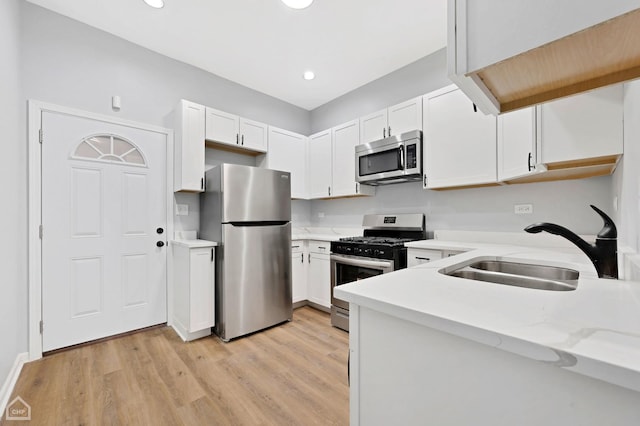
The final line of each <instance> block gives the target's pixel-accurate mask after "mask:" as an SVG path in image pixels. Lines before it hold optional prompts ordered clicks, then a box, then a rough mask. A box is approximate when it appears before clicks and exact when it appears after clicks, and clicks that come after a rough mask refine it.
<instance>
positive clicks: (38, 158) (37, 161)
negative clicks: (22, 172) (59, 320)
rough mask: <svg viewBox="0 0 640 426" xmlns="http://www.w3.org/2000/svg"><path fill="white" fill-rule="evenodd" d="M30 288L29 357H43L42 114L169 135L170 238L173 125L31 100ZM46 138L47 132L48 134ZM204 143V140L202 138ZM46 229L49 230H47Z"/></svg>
mask: <svg viewBox="0 0 640 426" xmlns="http://www.w3.org/2000/svg"><path fill="white" fill-rule="evenodd" d="M28 109H29V111H28V118H27V120H28V130H27V144H28V154H27V155H28V207H27V210H28V232H27V234H28V255H27V257H28V273H29V276H28V290H29V304H28V306H29V326H28V332H29V339H28V342H29V360H30V361H34V360H36V359H40V358H42V334H41V332H40V322H41V321H42V240H41V239H40V225H41V224H42V145H41V142H40V140H41V136H40V135H41V131H40V129H42V115H43V113H45V112H52V113H56V114H64V115H70V116H74V117H80V118H87V119H90V120H94V121H101V122H104V123H109V124H116V125H120V126H126V127H131V128H134V129H140V130H146V131H150V132H155V133H160V134H162V135H165V136H166V141H167V146H166V150H167V152H166V155H167V156H166V158H167V169H166V191H167V193H166V204H167V205H166V210H167V212H166V213H167V233H166V238H167V240H171V239H172V238H173V232H174V224H173V208H172V207H173V204H174V201H173V143H174V142H173V135H174V132H173V130H171V129H167V128H164V127H159V126H154V125H150V124H144V123H138V122H135V121H129V120H123V119H121V118H116V117H112V116H108V115H102V114H96V113H92V112H88V111H82V110H79V109H74V108H68V107H64V106H60V105H55V104H50V103H46V102H41V101H37V100H32V99H29V100H28ZM45 138H46V135H45ZM203 143H204V142H203ZM45 232H46V230H45ZM166 247H167V262H166V268H167V270H166V277H167V323H168V324H169V325H171V322H172V321H171V320H172V317H173V308H172V300H173V291H172V289H173V272H172V271H173V266H172V263H171V257H172V247H171V244H167V245H166Z"/></svg>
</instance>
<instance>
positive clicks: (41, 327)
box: [40, 320, 44, 334]
mask: <svg viewBox="0 0 640 426" xmlns="http://www.w3.org/2000/svg"><path fill="white" fill-rule="evenodd" d="M43 332H44V321H42V320H40V334H42V333H43Z"/></svg>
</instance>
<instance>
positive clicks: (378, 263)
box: [330, 254, 393, 269]
mask: <svg viewBox="0 0 640 426" xmlns="http://www.w3.org/2000/svg"><path fill="white" fill-rule="evenodd" d="M330 259H331V260H334V261H336V262H340V263H342V264H345V265H351V266H368V267H371V268H380V267H382V268H383V269H391V265H392V264H393V263H392V262H391V261H385V260H365V259H363V258H358V257H356V258H351V257H344V256H340V255H336V254H332V255H331V257H330Z"/></svg>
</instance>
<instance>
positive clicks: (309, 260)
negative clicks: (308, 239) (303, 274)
mask: <svg viewBox="0 0 640 426" xmlns="http://www.w3.org/2000/svg"><path fill="white" fill-rule="evenodd" d="M307 261H308V262H309V263H311V253H309V254H308V255H307Z"/></svg>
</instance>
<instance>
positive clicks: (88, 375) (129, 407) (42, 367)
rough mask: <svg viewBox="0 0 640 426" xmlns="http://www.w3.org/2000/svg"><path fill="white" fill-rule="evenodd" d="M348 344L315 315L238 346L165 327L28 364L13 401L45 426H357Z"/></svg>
mask: <svg viewBox="0 0 640 426" xmlns="http://www.w3.org/2000/svg"><path fill="white" fill-rule="evenodd" d="M348 340H349V338H348V334H347V333H345V332H343V331H341V330H338V329H336V328H333V327H331V325H330V320H329V315H328V314H326V313H324V312H320V311H317V310H315V309H312V308H309V307H303V308H300V309H297V310H296V311H294V317H293V321H292V322H289V323H286V324H283V325H281V326H277V327H274V328H271V329H269V330H266V331H263V332H260V333H256V334H253V335H251V336H247V337H244V338H240V339H238V340H235V341H232V342H230V343H223V342H221V341H220V340H219V339H218V338H217V337H210V338H204V339H200V340H197V341H194V342H190V343H184V342H182V340H181V339H180V338H179V337H178V336H177V335H176V334H175V332H174V331H173V330H172V329H171V328H169V327H161V328H156V329H152V330H148V331H143V332H140V333H136V334H132V335H129V336H124V337H119V338H115V339H112V340H108V341H105V342H101V343H96V344H93V345H88V346H84V347H78V348H75V349H70V350H68V351H64V352H59V353H56V354H54V355H50V356H47V357H45V358H43V359H41V360H39V361H35V362H32V363H29V364H26V365H25V366H24V368H23V370H22V373H21V374H20V378H19V379H18V383H17V385H16V388H15V390H14V392H13V395H12V397H11V399H13V398H14V397H15V396H18V395H19V396H21V397H22V398H23V399H24V400H25V401H26V402H27V403H28V404H30V405H31V407H32V413H31V416H32V421H31V424H38V425H40V424H41V425H54V424H55V425H103V424H104V425H137V424H140V425H154V426H155V425H181V424H185V425H227V424H233V425H348V423H349V387H348V383H347V356H348ZM2 414H3V415H2V419H3V420H0V424H2V425H14V424H17V423H20V424H29V422H16V421H4V413H2Z"/></svg>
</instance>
